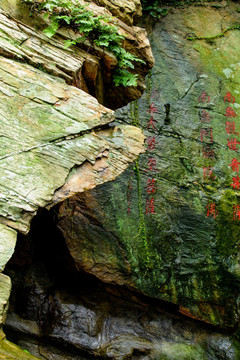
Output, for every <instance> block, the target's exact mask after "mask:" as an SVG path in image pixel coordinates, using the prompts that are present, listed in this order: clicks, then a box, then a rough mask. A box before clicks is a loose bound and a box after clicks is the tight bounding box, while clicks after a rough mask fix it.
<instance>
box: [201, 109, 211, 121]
mask: <svg viewBox="0 0 240 360" xmlns="http://www.w3.org/2000/svg"><path fill="white" fill-rule="evenodd" d="M200 119H201V121H202V122H209V121H210V120H211V119H212V117H211V116H210V115H209V112H208V111H206V110H202V113H201V115H200Z"/></svg>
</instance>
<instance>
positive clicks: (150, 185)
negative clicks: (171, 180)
mask: <svg viewBox="0 0 240 360" xmlns="http://www.w3.org/2000/svg"><path fill="white" fill-rule="evenodd" d="M155 191H156V179H148V181H147V193H148V194H154V193H155Z"/></svg>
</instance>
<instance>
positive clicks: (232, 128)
mask: <svg viewBox="0 0 240 360" xmlns="http://www.w3.org/2000/svg"><path fill="white" fill-rule="evenodd" d="M226 132H227V133H228V134H234V135H238V134H239V133H236V132H235V122H234V121H232V122H231V121H226Z"/></svg>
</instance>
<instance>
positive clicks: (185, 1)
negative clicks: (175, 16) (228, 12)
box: [142, 0, 221, 19]
mask: <svg viewBox="0 0 240 360" xmlns="http://www.w3.org/2000/svg"><path fill="white" fill-rule="evenodd" d="M214 2H221V0H142V7H143V12H144V13H145V14H148V15H150V16H152V17H153V18H154V19H160V18H161V16H165V15H167V14H168V13H169V11H170V10H171V7H179V6H187V5H198V6H202V5H207V4H209V3H214ZM164 6H165V7H164ZM212 6H215V7H221V5H219V4H213V5H212Z"/></svg>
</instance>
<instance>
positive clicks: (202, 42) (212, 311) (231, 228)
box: [59, 3, 240, 329]
mask: <svg viewBox="0 0 240 360" xmlns="http://www.w3.org/2000/svg"><path fill="white" fill-rule="evenodd" d="M239 29H240V14H239V7H238V4H237V3H230V4H225V3H222V4H219V5H218V6H217V7H216V4H214V6H211V4H210V5H208V6H198V7H186V8H184V9H172V10H171V11H170V12H169V14H168V15H167V16H166V17H164V18H162V19H161V21H159V22H158V23H157V24H155V25H154V26H153V28H152V30H151V29H150V26H149V30H150V40H151V44H152V48H153V52H154V56H155V60H156V65H155V66H154V68H153V71H152V75H151V76H149V78H148V85H147V86H148V89H147V91H146V92H145V94H144V96H143V97H142V98H141V100H140V101H139V102H138V103H135V104H134V105H132V106H130V107H127V108H124V109H121V110H120V111H119V113H118V118H119V120H121V121H123V122H127V119H131V118H132V123H134V124H137V123H140V126H141V127H142V128H143V129H144V133H145V136H146V143H145V145H146V152H145V153H144V154H143V155H141V156H140V159H139V161H138V162H137V163H136V164H135V165H134V168H131V167H130V168H129V169H128V170H127V171H126V172H125V173H124V174H122V175H121V176H120V177H119V178H118V179H117V180H116V181H114V183H109V184H106V185H103V186H100V187H98V188H96V189H95V190H93V191H90V192H86V193H84V194H82V195H80V196H78V195H77V196H76V197H75V198H72V199H71V200H70V202H69V203H68V205H67V204H66V203H65V204H64V203H63V204H62V206H61V207H60V210H59V215H60V218H59V227H60V229H61V230H62V232H63V234H64V237H65V238H66V242H67V244H68V247H69V250H70V252H71V255H72V256H73V258H74V260H75V262H76V264H77V266H78V267H79V268H83V269H85V270H86V271H88V272H90V273H91V274H93V275H95V276H97V277H98V278H99V279H101V280H103V281H107V282H109V281H111V283H113V284H121V285H123V284H124V285H126V286H128V287H129V288H133V287H134V288H135V289H137V290H138V291H141V292H143V293H144V294H145V295H149V296H151V297H154V298H158V299H161V300H165V301H168V302H171V303H174V304H177V306H178V308H179V312H181V313H183V314H185V315H187V316H190V317H193V318H195V319H199V320H203V321H205V322H207V323H210V324H213V325H217V326H221V327H225V328H234V329H236V327H237V326H238V322H239V306H238V304H239V295H240V292H239V290H240V289H239V234H240V216H239V209H240V203H239V190H240V183H239V176H238V175H239V166H240V157H239V148H240V146H239V144H240V136H239V132H240V123H239V116H240V113H239V107H240V105H239V104H240V95H239V94H240V85H239V80H238V79H239V75H240V74H239V70H240V68H239V49H240V40H239V39H240V37H239ZM66 209H68V210H67V211H69V212H71V219H70V218H69V217H68V216H67V212H66ZM83 224H84V225H83ZM71 229H73V231H71ZM101 249H104V252H102V251H101ZM92 254H94V257H93V256H92ZM110 259H111V260H110ZM122 259H124V261H123V260H122ZM126 260H127V261H128V262H129V264H130V266H129V265H127V266H126V265H125V264H126ZM110 263H111V264H114V268H113V267H110V266H109V265H110ZM109 268H110V270H109ZM106 269H107V271H106Z"/></svg>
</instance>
